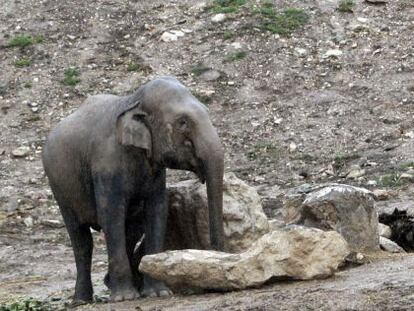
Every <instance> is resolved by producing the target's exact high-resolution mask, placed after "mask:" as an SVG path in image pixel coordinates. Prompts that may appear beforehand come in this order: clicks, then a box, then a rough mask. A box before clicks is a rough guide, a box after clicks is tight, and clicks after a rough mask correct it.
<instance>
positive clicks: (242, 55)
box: [226, 51, 247, 62]
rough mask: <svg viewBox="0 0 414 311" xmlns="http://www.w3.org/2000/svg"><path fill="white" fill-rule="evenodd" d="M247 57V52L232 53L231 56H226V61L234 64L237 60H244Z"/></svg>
mask: <svg viewBox="0 0 414 311" xmlns="http://www.w3.org/2000/svg"><path fill="white" fill-rule="evenodd" d="M246 56H247V52H245V51H239V52H234V53H230V54H229V55H227V56H226V61H227V62H234V61H236V60H240V59H243V58H245V57H246Z"/></svg>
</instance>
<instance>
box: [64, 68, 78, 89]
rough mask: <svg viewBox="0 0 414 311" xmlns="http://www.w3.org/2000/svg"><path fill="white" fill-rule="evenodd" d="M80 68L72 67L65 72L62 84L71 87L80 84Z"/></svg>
mask: <svg viewBox="0 0 414 311" xmlns="http://www.w3.org/2000/svg"><path fill="white" fill-rule="evenodd" d="M78 76H79V70H78V68H75V67H71V68H68V69H66V70H65V72H64V78H63V80H62V83H63V84H65V85H69V86H74V85H76V84H78V83H79V82H80V79H79V78H78Z"/></svg>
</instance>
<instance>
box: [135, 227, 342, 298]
mask: <svg viewBox="0 0 414 311" xmlns="http://www.w3.org/2000/svg"><path fill="white" fill-rule="evenodd" d="M348 254H349V249H348V244H347V242H346V241H345V240H344V238H343V237H342V236H341V235H340V234H338V233H337V232H335V231H330V232H325V231H322V230H319V229H315V228H306V227H301V226H291V227H289V228H285V229H282V230H276V231H273V232H270V233H268V234H266V235H264V236H262V237H261V238H260V239H259V240H257V241H256V242H255V243H254V244H253V245H252V246H251V247H250V248H249V249H248V250H246V251H245V252H242V253H239V254H228V253H223V252H216V251H205V250H192V249H188V250H181V251H168V252H164V253H159V254H155V255H147V256H144V257H143V259H142V261H141V264H140V266H139V269H140V271H142V272H144V273H146V274H149V275H150V276H152V277H154V278H156V279H159V280H162V281H164V282H166V283H167V284H168V285H169V286H171V287H172V288H177V287H182V286H189V287H193V288H194V287H195V288H203V289H220V290H231V289H243V288H249V287H255V286H258V285H261V284H263V283H265V282H266V281H268V280H269V279H271V278H286V277H288V278H292V279H299V280H308V279H313V278H324V277H327V276H330V275H332V274H333V273H334V272H335V270H336V269H337V268H338V266H339V265H340V264H341V263H342V262H343V261H344V259H345V257H346V256H347V255H348Z"/></svg>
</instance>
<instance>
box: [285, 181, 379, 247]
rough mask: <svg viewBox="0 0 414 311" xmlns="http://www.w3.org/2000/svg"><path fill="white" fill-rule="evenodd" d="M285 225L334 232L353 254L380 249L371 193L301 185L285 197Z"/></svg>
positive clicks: (327, 186)
mask: <svg viewBox="0 0 414 311" xmlns="http://www.w3.org/2000/svg"><path fill="white" fill-rule="evenodd" d="M283 211H284V217H285V222H286V223H287V224H303V225H305V226H309V227H316V228H319V229H323V230H336V231H337V232H339V233H340V234H342V236H343V237H344V238H345V240H347V242H348V243H349V245H350V248H351V250H352V251H361V252H362V251H372V250H377V249H378V248H379V244H378V243H379V242H378V238H379V235H378V215H377V212H376V210H375V208H374V195H373V194H372V192H371V191H369V190H366V189H363V188H358V187H353V186H349V185H342V184H325V185H319V186H310V185H302V186H301V187H297V188H294V189H292V190H291V191H289V192H288V193H287V194H286V197H285V200H284V209H283Z"/></svg>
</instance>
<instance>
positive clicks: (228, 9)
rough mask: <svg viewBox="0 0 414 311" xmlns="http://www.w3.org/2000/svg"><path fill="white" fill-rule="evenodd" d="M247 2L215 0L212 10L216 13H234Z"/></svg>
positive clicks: (244, 0)
mask: <svg viewBox="0 0 414 311" xmlns="http://www.w3.org/2000/svg"><path fill="white" fill-rule="evenodd" d="M245 3H246V0H214V1H213V4H212V6H211V7H210V10H211V11H212V12H214V13H233V12H236V11H237V10H238V9H239V7H240V6H242V5H243V4H245Z"/></svg>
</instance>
